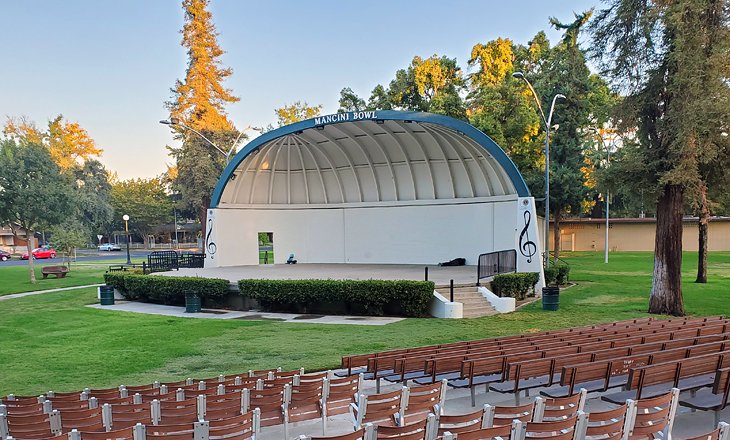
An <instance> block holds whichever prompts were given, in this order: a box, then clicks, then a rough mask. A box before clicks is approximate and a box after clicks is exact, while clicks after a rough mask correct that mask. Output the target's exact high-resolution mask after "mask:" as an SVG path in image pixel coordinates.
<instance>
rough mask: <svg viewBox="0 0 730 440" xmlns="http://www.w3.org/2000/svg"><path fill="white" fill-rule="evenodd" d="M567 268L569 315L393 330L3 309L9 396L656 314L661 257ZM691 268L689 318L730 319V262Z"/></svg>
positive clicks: (563, 309)
mask: <svg viewBox="0 0 730 440" xmlns="http://www.w3.org/2000/svg"><path fill="white" fill-rule="evenodd" d="M566 260H567V261H568V262H569V263H570V264H571V266H572V273H571V281H574V282H577V285H575V286H572V287H570V288H568V289H565V290H563V291H561V300H560V301H561V303H560V311H558V312H544V311H542V310H541V307H540V304H532V305H529V306H527V307H525V308H523V309H521V310H519V311H517V312H515V313H511V314H505V315H498V316H492V317H486V318H477V319H463V320H446V319H406V320H404V321H401V322H398V323H395V324H389V325H387V326H357V325H321V324H290V323H282V322H272V321H233V322H232V321H223V320H203V319H185V318H169V317H161V316H152V315H138V314H132V313H121V312H112V311H106V310H96V309H89V308H86V307H83V305H84V304H89V303H93V302H95V301H96V292H95V289H79V290H74V291H66V292H59V293H53V294H46V295H39V296H32V297H26V298H20V299H14V300H10V301H0V347H2V353H3V367H4V368H3V374H2V375H0V395H4V394H7V393H10V392H12V393H15V394H37V393H41V392H45V391H48V390H49V389H53V390H55V391H71V390H78V389H81V388H83V387H86V386H88V387H91V388H100V387H109V386H117V385H119V384H122V383H124V384H138V383H149V382H152V381H154V380H179V379H181V378H185V377H198V378H200V377H210V376H214V375H217V374H219V373H226V374H229V373H235V372H243V371H247V370H248V369H259V368H270V367H277V366H281V367H283V368H284V369H293V368H298V367H304V368H306V369H307V370H312V369H321V368H329V367H336V366H338V365H339V360H340V356H341V355H343V354H349V353H363V352H369V351H374V350H382V349H387V348H394V347H405V346H414V345H423V344H431V343H438V342H448V341H456V340H465V339H476V338H486V337H491V336H499V335H506V334H514V333H522V332H536V331H540V330H545V329H551V328H562V327H569V326H576V325H582V324H587V323H593V322H607V321H614V320H620V319H628V318H632V317H639V316H645V315H646V313H645V312H646V308H647V304H648V293H649V289H650V286H651V268H652V255H651V254H649V253H620V254H611V262H610V263H609V264H608V265H604V264H603V254H602V253H576V254H567V255H566ZM684 267H685V273H684V275H685V278H684V280H685V283H684V298H685V305H686V309H687V312H688V313H690V314H693V315H718V314H730V301H728V300H729V299H730V253H712V254H711V255H710V276H709V283H708V284H707V285H696V284H694V283H693V281H694V275H695V274H694V271H695V270H696V254H691V253H687V254H686V257H685V265H684ZM6 269H8V268H6ZM3 270H5V269H3ZM3 273H4V272H0V274H3ZM3 279H4V278H3Z"/></svg>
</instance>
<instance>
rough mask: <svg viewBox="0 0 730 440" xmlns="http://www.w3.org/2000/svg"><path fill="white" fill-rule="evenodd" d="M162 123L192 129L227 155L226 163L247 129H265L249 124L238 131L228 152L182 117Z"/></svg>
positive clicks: (165, 120) (162, 122) (260, 130)
mask: <svg viewBox="0 0 730 440" xmlns="http://www.w3.org/2000/svg"><path fill="white" fill-rule="evenodd" d="M160 124H164V125H172V126H173V127H182V128H183V129H185V130H190V131H192V132H193V133H195V134H197V135H198V136H200V137H201V138H202V139H203V140H204V141H206V142H208V143H209V144H210V145H212V146H213V148H215V149H216V150H218V152H219V153H221V154H222V155H223V156H225V157H226V163H228V161H229V160H231V153H233V150H234V149H235V148H236V145H237V144H238V141H239V140H240V139H241V136H243V133H244V132H246V130H254V131H258V132H259V133H261V132H262V131H263V130H264V129H263V128H260V127H252V126H250V125H249V126H248V127H246V128H244V129H243V130H241V131H239V132H238V137H236V140H235V141H233V144H232V145H231V148H229V149H228V152H227V153H226V152H225V151H223V150H222V149H221V148H220V147H219V146H218V145H216V144H215V142H213V141H211V140H210V139H208V138H207V137H205V135H203V133H201V132H199V131H198V130H196V129H194V128H192V127H188V126H187V125H185V124H184V123H183V122H182V121H181V120H180V118H172V117H171V118H170V119H163V120H161V121H160Z"/></svg>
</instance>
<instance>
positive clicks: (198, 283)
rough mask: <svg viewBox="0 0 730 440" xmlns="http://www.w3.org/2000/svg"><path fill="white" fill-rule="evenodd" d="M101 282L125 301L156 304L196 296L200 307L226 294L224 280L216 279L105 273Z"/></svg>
mask: <svg viewBox="0 0 730 440" xmlns="http://www.w3.org/2000/svg"><path fill="white" fill-rule="evenodd" d="M104 280H105V281H106V283H107V284H108V285H110V286H114V288H116V289H119V291H120V292H121V293H122V295H124V297H125V298H127V299H129V300H142V301H149V302H153V303H158V304H172V305H180V304H185V295H186V294H189V293H190V294H195V295H198V296H200V298H201V299H202V301H203V304H216V303H218V302H219V301H220V300H222V299H223V298H224V297H225V296H226V295H227V294H228V292H229V285H230V283H229V282H228V280H223V279H219V278H197V277H167V276H155V275H135V274H130V273H125V274H119V273H106V274H104Z"/></svg>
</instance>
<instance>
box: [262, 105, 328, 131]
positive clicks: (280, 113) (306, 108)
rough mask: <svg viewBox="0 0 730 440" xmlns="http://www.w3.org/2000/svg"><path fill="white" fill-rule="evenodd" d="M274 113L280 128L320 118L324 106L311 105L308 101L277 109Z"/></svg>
mask: <svg viewBox="0 0 730 440" xmlns="http://www.w3.org/2000/svg"><path fill="white" fill-rule="evenodd" d="M274 113H276V117H277V118H278V120H279V127H283V126H284V125H289V124H293V123H295V122H299V121H303V120H305V119H311V118H314V117H317V116H319V115H320V113H322V105H321V104H320V105H309V104H308V103H307V102H306V101H304V102H301V101H297V102H295V103H294V104H291V105H285V106H283V107H280V108H277V109H276V110H274Z"/></svg>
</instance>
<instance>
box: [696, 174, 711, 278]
mask: <svg viewBox="0 0 730 440" xmlns="http://www.w3.org/2000/svg"><path fill="white" fill-rule="evenodd" d="M699 217H700V221H699V223H698V224H697V228H698V230H699V231H698V232H699V243H698V246H697V251H698V252H697V279H696V280H695V283H707V232H708V230H709V227H710V207H709V205H708V203H707V185H705V184H704V183H702V184H701V185H700V215H699Z"/></svg>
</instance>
